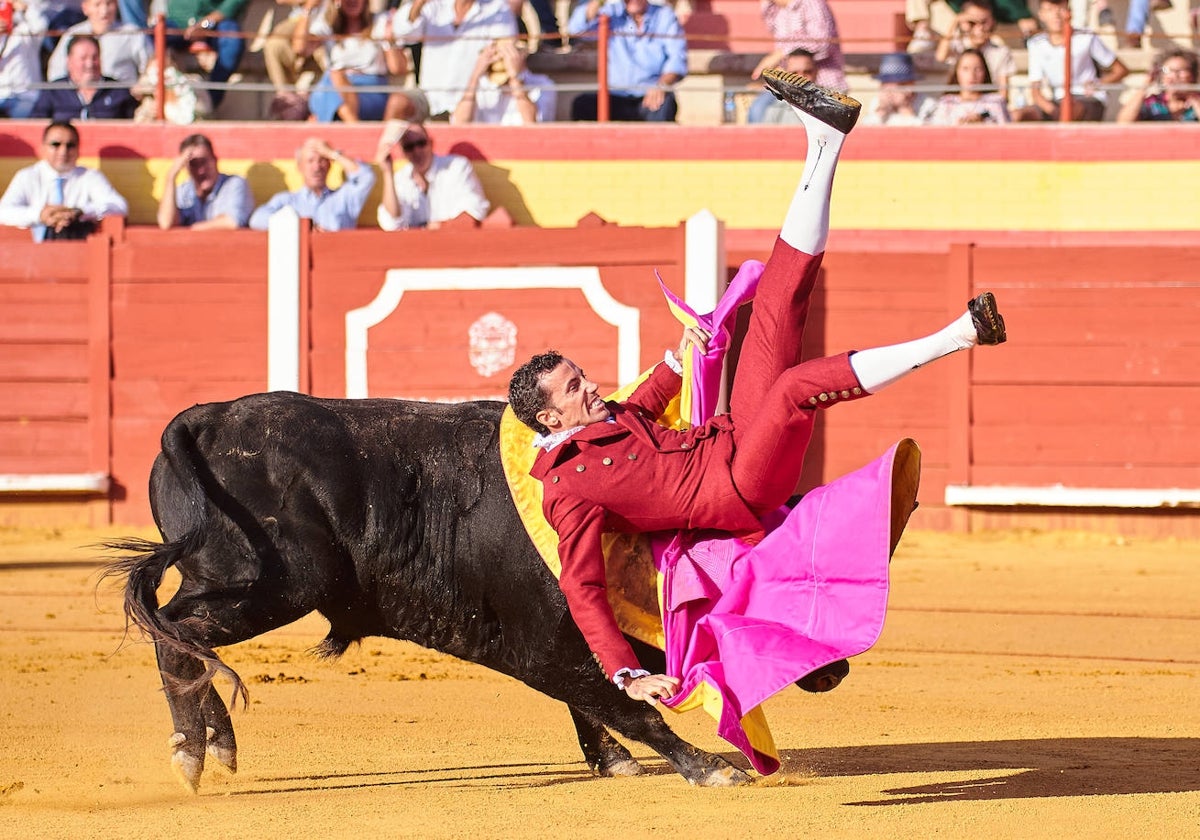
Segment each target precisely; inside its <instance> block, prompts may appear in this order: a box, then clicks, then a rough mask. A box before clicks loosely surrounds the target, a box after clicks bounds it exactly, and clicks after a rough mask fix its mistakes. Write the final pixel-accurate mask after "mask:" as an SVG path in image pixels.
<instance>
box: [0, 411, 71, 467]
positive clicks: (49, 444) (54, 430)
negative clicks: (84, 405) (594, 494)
mask: <svg viewBox="0 0 1200 840" xmlns="http://www.w3.org/2000/svg"><path fill="white" fill-rule="evenodd" d="M87 471H88V436H87V420H86V418H83V417H81V418H79V419H77V420H70V419H47V420H39V421H38V422H36V423H26V422H14V421H7V420H3V421H0V472H4V473H53V472H72V473H75V472H87Z"/></svg>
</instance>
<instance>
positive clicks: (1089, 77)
mask: <svg viewBox="0 0 1200 840" xmlns="http://www.w3.org/2000/svg"><path fill="white" fill-rule="evenodd" d="M1070 15H1071V12H1070V9H1069V8H1068V5H1067V0H1041V5H1039V6H1038V18H1039V19H1040V20H1041V22H1042V26H1043V27H1045V30H1046V31H1045V32H1042V33H1039V34H1037V35H1034V36H1033V37H1032V38H1030V39H1029V92H1030V95H1031V96H1032V98H1033V104H1032V105H1030V106H1028V107H1025V108H1021V109H1020V110H1019V111H1016V112H1014V113H1013V115H1012V116H1013V119H1014V120H1017V121H1029V120H1033V121H1038V120H1057V119H1058V118H1059V111H1060V109H1061V107H1062V98H1063V94H1064V90H1063V67H1064V64H1065V53H1066V36H1065V35H1064V34H1063V23H1064V21H1066V20H1068V19H1069V18H1070ZM1097 67H1100V68H1103V75H1100V74H1099V73H1097V70H1096V68H1097ZM1128 73H1129V70H1128V68H1126V66H1125V65H1124V64H1122V63H1121V60H1120V59H1119V58H1117V56H1116V54H1115V53H1114V52H1113V51H1112V50H1110V49H1109V48H1108V47H1107V46H1105V44H1104V42H1103V41H1101V40H1100V39H1099V38H1098V37H1097V36H1096V33H1094V32H1090V31H1088V30H1086V29H1076V30H1073V31H1072V34H1071V119H1073V120H1083V121H1088V122H1099V121H1100V120H1102V119H1103V118H1104V108H1105V103H1106V102H1107V94H1106V93H1105V91H1104V90H1102V89H1101V86H1103V85H1111V84H1115V83H1117V82H1119V81H1121V79H1123V78H1125V76H1126V75H1127V74H1128ZM1047 93H1049V96H1047Z"/></svg>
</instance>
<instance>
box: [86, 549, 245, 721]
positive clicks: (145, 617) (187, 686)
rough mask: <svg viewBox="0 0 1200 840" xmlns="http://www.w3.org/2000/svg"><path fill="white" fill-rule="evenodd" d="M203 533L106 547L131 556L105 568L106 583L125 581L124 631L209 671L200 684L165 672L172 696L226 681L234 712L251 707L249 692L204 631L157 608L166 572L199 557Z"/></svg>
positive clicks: (197, 624)
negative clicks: (239, 705)
mask: <svg viewBox="0 0 1200 840" xmlns="http://www.w3.org/2000/svg"><path fill="white" fill-rule="evenodd" d="M201 534H202V531H201V530H200V529H196V530H193V531H192V532H191V533H189V534H186V535H185V536H183V537H181V538H180V539H178V540H173V541H171V542H165V543H157V542H152V541H151V540H143V539H138V538H136V537H131V538H128V539H122V540H114V541H112V542H106V543H104V547H105V548H106V549H109V550H112V551H119V552H123V553H126V554H127V556H125V557H121V558H119V559H117V560H115V561H113V562H111V563H109V564H108V565H107V566H105V567H104V569H103V571H102V572H101V578H102V579H103V578H109V577H117V578H124V579H125V627H126V630H128V628H129V625H130V624H133V625H136V626H137V627H138V628H139V629H140V630H141V631H142V633H143V634H144V635H145V636H146V638H148V639H150V640H151V641H152V642H154V643H155V645H158V646H160V647H166V648H168V649H170V650H173V651H176V652H178V653H180V654H183V655H184V656H189V657H192V658H193V659H196V660H198V661H199V662H201V663H202V664H203V665H204V673H202V674H201V675H200V676H198V677H196V678H195V679H190V680H185V679H179V678H178V677H174V676H173V675H170V674H167V673H166V672H165V671H164V672H163V685H164V688H166V690H167V691H169V692H173V693H178V694H186V693H189V692H193V691H200V690H202V689H204V688H205V687H207V686H208V685H210V684H211V683H212V681H213V678H214V677H216V676H217V675H221V676H223V677H225V678H226V679H228V680H229V681H230V682H231V683H232V684H233V694H232V696H231V698H230V704H229V705H230V708H231V709H232V708H234V707H236V705H237V702H238V700H239V699H240V700H241V703H242V705H243V707H245V706H247V705H248V703H249V696H250V695H249V692H248V691H247V689H246V685H245V683H243V682H242V678H241V677H239V676H238V674H237V672H236V671H234V670H233V669H232V668H230V667H229V666H228V665H226V664H225V663H224V662H222V661H221V659H220V657H219V656H217V654H216V651H214V650H213V649H212V648H211V647H210V646H208V645H207V644H205V643H204V642H203V641H201V640H200V638H199V632H200V631H202V629H203V628H202V626H201V625H200V624H199V623H198V622H197V621H196V620H191V619H184V620H182V621H178V622H175V621H171V620H169V619H168V618H167V617H166V616H164V615H163V614H162V611H161V610H160V609H159V607H158V594H157V591H158V587H159V585H160V584H161V583H162V579H163V575H164V574H165V573H166V571H167V569H169V568H171V567H172V566H174V565H175V564H177V563H178V562H179V561H180V560H182V559H183V558H185V557H187V556H189V555H191V554H192V553H194V552H195V551H196V550H197V548H198V547H199V543H200V542H201V540H202V536H201Z"/></svg>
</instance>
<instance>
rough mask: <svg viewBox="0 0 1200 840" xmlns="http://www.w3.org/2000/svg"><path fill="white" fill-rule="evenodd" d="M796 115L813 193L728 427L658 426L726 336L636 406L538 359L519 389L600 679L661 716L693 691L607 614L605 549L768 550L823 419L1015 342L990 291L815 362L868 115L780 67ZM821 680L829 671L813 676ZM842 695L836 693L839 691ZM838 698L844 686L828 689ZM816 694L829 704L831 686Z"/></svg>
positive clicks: (750, 337) (669, 372) (673, 365)
mask: <svg viewBox="0 0 1200 840" xmlns="http://www.w3.org/2000/svg"><path fill="white" fill-rule="evenodd" d="M763 80H764V83H765V84H766V85H767V87H768V89H770V90H771V91H772V92H773V93H774V95H775V96H777V97H779V98H780V99H782V100H784V101H786V102H788V103H789V105H790V106H791V107H793V108H795V109H796V111H797V112H798V114H799V116H800V119H801V122H802V123H803V126H804V130H805V133H806V135H807V150H806V158H805V162H804V170H803V172H802V173H801V177H800V183H799V184H798V185H797V187H796V190H795V192H794V193H793V197H792V202H791V204H790V206H789V208H788V211H787V214H786V216H785V218H784V222H783V225H782V229H781V231H780V234H779V237H778V238H777V239H776V241H775V246H774V250H773V251H772V253H771V256H770V259H769V260H768V261H767V263H766V264H765V266H764V267H763V269H762V275H761V278H760V279H759V282H758V286H757V289H756V292H755V295H754V307H753V310H752V312H751V315H750V323H749V326H748V328H747V331H746V335H745V339H744V340H743V342H742V347H741V353H740V355H739V358H738V364H737V369H736V371H735V373H734V376H733V389H732V393H731V395H730V400H729V406H730V410H729V413H728V414H721V415H717V416H715V417H713V418H711V419H710V420H708V421H707V422H705V423H703V424H701V425H698V426H693V427H691V428H689V429H687V430H684V431H678V430H675V429H668V428H666V427H665V426H661V425H659V424H658V423H657V422H656V419H657V418H658V417H659V416H660V415H661V414H662V413H663V410H664V409H665V408H666V407H667V405H668V404H669V403H670V401H671V400H672V399H673V398H674V397H675V395H676V394H678V393H679V392H680V389H681V386H682V382H683V380H682V376H681V373H682V366H681V365H680V364H679V362H678V357H679V356H680V355H682V354H683V353H684V352H692V349H691V348H692V347H693V346H694V347H695V349H696V351H698V352H701V353H703V352H704V351H705V349H706V348H707V346H708V344H709V341H710V338H711V336H709V335H707V334H705V333H703V332H696V331H687V332H685V334H684V337H683V340H682V341H681V342H680V346H679V349H678V350H677V351H676V352H675V353H671V352H669V351H668V352H667V353H666V354H665V356H664V358H663V361H662V362H661V363H660V364H658V365H656V366H655V367H654V369H653V370H652V371H651V372H650V373H649V374H648V376H647V377H646V378H645V379H644V380H643V381H642V382H641V383H640V384H639V385H638V386H637V388H636V389H635V390H634V391H633V393H632V394H631V395H630V396H629V397H628V399H626V400H624V401H622V402H607V401H605V400H604V399H603V398H602V397H601V396H600V394H599V389H598V386H597V385H596V384H595V383H594V382H592V381H590V380H589V379H588V378H587V376H586V374H585V373H584V372H583V370H582V369H581V368H580V367H579V366H578V365H576V364H575V363H574V362H572V361H571V360H570V359H567V358H565V357H564V356H563V355H562V354H560V353H558V352H556V351H553V350H551V351H547V352H545V353H539V354H538V355H535V356H534V357H533V358H531V359H530V360H529V361H528V362H526V363H525V364H523V365H521V366H520V367H519V368H518V369H517V370H516V371H515V372H514V373H513V376H512V378H511V380H510V382H509V392H508V397H509V405H510V406H511V408H512V411H513V414H514V415H515V416H516V418H517V419H518V420H520V421H521V422H523V423H524V424H525V425H527V426H528V427H529V428H531V429H532V430H533V431H534V432H535V433H536V437H535V438H534V441H533V445H534V446H535V447H536V448H537V449H538V453H537V455H536V457H535V458H534V461H533V465H532V467H531V468H530V470H529V473H530V475H531V476H532V477H533V478H535V479H536V480H538V481H540V482H541V485H542V491H543V496H542V512H543V513H544V514H545V516H546V520H547V522H548V523H549V524H550V526H551V527H553V528H554V530H555V532H556V533H557V534H558V556H559V560H560V561H561V574H560V576H559V586H560V587H561V589H562V591H563V594H564V595H565V597H566V601H567V606H568V608H569V609H570V612H571V617H572V618H573V619H574V621H575V624H576V626H577V627H578V628H579V631H580V633H581V634H582V636H583V638H584V640H585V641H586V642H587V644H588V646H589V647H590V648H591V650H592V652H593V654H594V655H595V657H596V660H597V662H598V663H599V665H600V668H601V669H602V670H603V672H604V673H605V674H606V675H607V677H608V678H609V680H611V681H612V682H613V683H614V684H615V685H616V686H617V687H618V688H621V689H624V690H625V692H626V693H627V694H628V695H629V696H630V697H631V698H634V699H638V700H645V701H647V702H651V703H656V702H658V700H662V699H669V698H671V697H672V696H673V693H674V692H675V691H676V689H677V687H678V682H677V681H676V678H675V676H674V675H670V674H648V673H647V672H646V670H645V669H643V668H642V667H641V665H640V663H639V661H638V659H637V656H636V654H634V652H633V649H632V647H631V646H630V644H629V642H628V640H627V639H626V638H625V637H624V635H622V633H621V629H620V626H619V625H618V624H617V619H616V616H615V614H614V613H613V609H612V607H611V605H610V604H609V601H608V591H607V590H608V582H607V574H606V570H605V562H604V550H603V541H602V538H603V535H604V533H606V532H618V533H644V532H650V531H674V530H681V529H687V530H710V529H711V530H716V531H724V532H727V533H729V534H732V535H735V536H738V537H742V538H744V539H753V540H757V539H761V538H762V536H763V535H764V533H765V527H764V517H767V516H770V515H773V514H774V513H775V512H777V511H778V510H779V509H780V507H781V506H783V505H784V504H785V503H786V502H787V500H788V499H789V498H790V497H791V496H792V494H793V493H794V492H795V489H796V485H797V483H798V481H799V478H800V475H801V472H802V470H803V466H804V460H805V453H806V450H807V448H808V444H809V441H810V439H811V437H812V432H813V426H814V423H815V419H816V415H817V411H818V410H820V409H824V408H829V407H831V406H833V405H838V404H841V403H843V402H852V401H854V400H856V399H862V398H864V397H866V396H868V395H870V394H873V393H876V392H878V391H879V390H881V389H883V388H884V387H886V386H888V385H890V384H892V383H894V382H897V381H898V380H900V379H901V378H903V377H905V376H907V375H908V374H910V373H912V372H913V371H914V370H916V369H918V368H921V367H924V366H925V365H927V364H929V363H930V362H933V361H934V360H936V359H939V358H942V357H944V356H948V355H950V354H952V353H955V352H957V351H961V350H966V349H968V348H971V347H975V346H976V345H979V344H999V343H1001V342H1003V341H1004V340H1005V338H1006V333H1005V329H1004V321H1003V318H1001V316H1000V313H999V311H998V310H997V307H996V301H995V298H994V296H993V295H992V294H991V293H984V294H982V295H979V296H978V297H977V298H974V299H973V300H971V301H969V302H968V304H967V311H965V312H964V313H963V314H962V315H961V316H960V317H958V318H957V319H955V320H954V321H953V322H951V323H950V324H949V325H947V326H946V327H944V328H943V329H941V330H939V331H938V332H936V333H933V334H932V335H928V336H925V337H923V338H918V339H916V340H914V341H909V342H905V343H903V344H897V345H892V346H888V347H876V348H871V349H868V350H863V351H861V352H848V353H842V354H840V355H837V356H830V357H826V358H813V359H807V360H806V359H804V358H803V354H802V349H803V341H804V324H805V321H806V320H807V317H808V312H809V309H810V307H811V300H812V293H813V291H814V289H815V285H816V282H817V279H818V276H819V272H820V265H821V260H822V257H823V255H824V251H825V243H826V240H827V238H828V234H829V201H830V196H831V195H832V190H833V178H834V173H835V170H836V167H837V162H838V157H839V155H840V153H841V149H842V146H843V143H844V142H845V140H846V137H847V135H848V134H849V133H850V131H851V129H852V128H853V127H854V124H855V122H856V121H857V119H858V115H859V110H860V107H861V106H860V105H859V103H858V102H857V101H855V100H853V99H851V98H850V97H848V96H845V95H844V94H841V93H839V92H837V91H830V90H827V89H825V88H821V87H819V86H817V85H815V84H813V83H812V82H810V81H809V80H808V79H806V78H804V77H803V76H798V75H796V74H793V73H787V72H786V71H783V70H780V69H778V68H771V69H768V70H766V71H764V73H763ZM814 673H815V672H814ZM833 677H834V679H831V680H828V681H827V683H832V684H833V685H836V681H835V680H840V676H837V675H836V674H835V675H833ZM828 687H832V685H828ZM816 690H827V687H818V688H817V689H816Z"/></svg>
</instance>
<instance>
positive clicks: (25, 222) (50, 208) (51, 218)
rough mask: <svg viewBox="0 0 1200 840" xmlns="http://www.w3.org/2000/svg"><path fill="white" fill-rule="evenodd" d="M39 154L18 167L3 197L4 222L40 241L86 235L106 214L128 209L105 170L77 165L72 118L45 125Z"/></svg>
mask: <svg viewBox="0 0 1200 840" xmlns="http://www.w3.org/2000/svg"><path fill="white" fill-rule="evenodd" d="M41 156H42V159H41V161H39V162H38V163H35V164H34V165H33V166H28V167H26V168H24V169H21V170H19V171H18V172H17V173H16V174H15V175H14V176H13V179H12V182H11V183H9V185H8V189H6V190H5V191H4V196H3V197H0V224H2V225H9V226H11V227H21V228H29V229H31V230H32V232H33V238H34V239H35V240H36V241H38V242H41V241H43V240H52V239H84V238H86V237H87V236H88V234H90V233H91V232H92V231H94V230H95V229H96V225H97V223H99V221H100V220H101V219H103V218H104V217H105V216H125V215H127V214H128V213H129V204H128V202H126V201H125V199H124V198H123V197H122V196H121V194H120V193H118V192H117V191H116V190H115V189H113V186H112V184H110V183H109V182H108V179H107V178H105V177H104V175H103V174H101V173H100V172H98V171H96V170H94V169H88V168H86V167H83V166H79V164H78V161H79V131H78V130H77V129H76V128H75V126H73V125H71V123H69V122H52V123H50V124H49V125H48V126H47V127H46V130H45V131H44V132H42V148H41Z"/></svg>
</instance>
